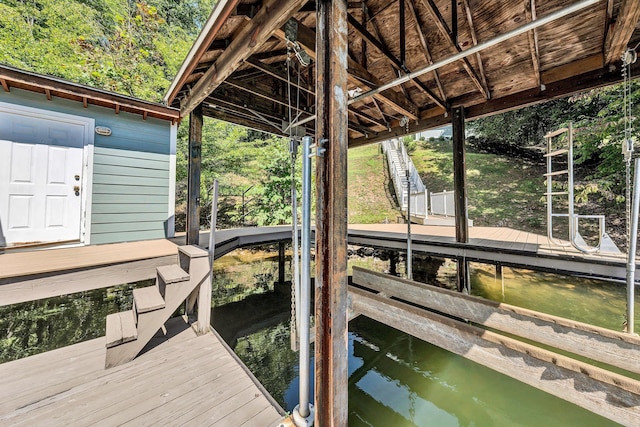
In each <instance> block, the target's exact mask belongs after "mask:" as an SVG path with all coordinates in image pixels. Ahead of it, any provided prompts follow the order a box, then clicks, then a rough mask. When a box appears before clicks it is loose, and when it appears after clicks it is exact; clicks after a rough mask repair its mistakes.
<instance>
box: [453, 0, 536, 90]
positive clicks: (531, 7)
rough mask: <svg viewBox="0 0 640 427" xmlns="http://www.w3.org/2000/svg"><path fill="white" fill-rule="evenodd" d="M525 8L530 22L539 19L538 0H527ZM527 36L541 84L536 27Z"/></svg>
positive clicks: (532, 60)
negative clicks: (537, 11) (537, 12)
mask: <svg viewBox="0 0 640 427" xmlns="http://www.w3.org/2000/svg"><path fill="white" fill-rule="evenodd" d="M464 1H468V0H464ZM524 10H525V14H526V15H527V20H528V21H529V22H531V21H533V20H535V19H537V16H536V0H525V1H524ZM527 37H528V38H529V50H530V51H531V62H532V63H533V72H534V74H535V78H536V84H537V85H538V86H540V85H541V84H542V78H541V76H540V49H539V47H538V31H537V30H536V29H535V28H534V29H533V30H531V31H529V32H527Z"/></svg>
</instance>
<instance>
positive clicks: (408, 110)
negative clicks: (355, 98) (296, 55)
mask: <svg viewBox="0 0 640 427" xmlns="http://www.w3.org/2000/svg"><path fill="white" fill-rule="evenodd" d="M297 24H298V43H299V44H300V46H301V47H302V48H303V49H304V50H305V52H307V54H309V56H310V57H311V58H313V59H316V51H315V49H316V41H315V36H316V35H315V32H314V31H313V30H312V29H310V28H308V27H306V26H305V25H303V24H302V23H301V22H299V21H297ZM274 36H275V37H277V38H279V39H280V40H286V37H285V34H284V30H282V29H279V30H276V31H275V33H274ZM347 73H348V75H349V82H350V83H351V84H353V85H357V86H359V87H362V88H363V89H372V88H374V87H376V86H380V85H381V84H382V82H381V81H380V79H378V78H377V77H376V76H374V75H373V74H371V73H370V72H369V71H368V70H366V69H365V68H364V67H363V66H362V65H360V64H359V63H357V62H356V61H353V60H351V59H348V68H347ZM375 97H376V99H378V100H379V101H380V102H382V103H384V104H385V105H388V106H389V107H390V108H392V109H393V110H395V111H397V112H399V113H401V114H404V115H406V116H407V117H409V118H410V119H412V120H417V119H418V107H417V106H416V105H415V104H413V103H412V102H410V101H409V100H407V99H405V98H403V97H402V96H400V95H399V94H398V93H397V92H395V91H393V90H385V91H384V92H382V93H379V94H376V95H375Z"/></svg>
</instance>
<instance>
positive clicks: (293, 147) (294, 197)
mask: <svg viewBox="0 0 640 427" xmlns="http://www.w3.org/2000/svg"><path fill="white" fill-rule="evenodd" d="M289 144H290V146H289V150H290V152H291V222H292V224H293V225H292V234H293V235H292V238H291V250H292V252H293V253H292V255H291V256H292V258H293V277H292V278H291V283H292V285H293V292H294V303H295V305H296V309H295V313H294V314H295V317H296V331H295V332H296V333H297V334H299V333H300V251H299V250H298V247H299V246H298V245H299V243H300V240H299V238H298V194H297V191H296V167H295V164H296V157H297V154H298V142H297V141H296V140H294V139H293V138H292V139H290V140H289ZM295 341H296V342H298V338H297V337H296V339H295ZM293 342H294V341H292V346H293Z"/></svg>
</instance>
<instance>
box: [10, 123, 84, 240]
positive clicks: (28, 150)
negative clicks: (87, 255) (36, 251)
mask: <svg viewBox="0 0 640 427" xmlns="http://www.w3.org/2000/svg"><path fill="white" fill-rule="evenodd" d="M85 139H86V128H85V125H84V124H82V123H69V122H65V121H60V120H58V119H56V118H55V117H42V116H41V115H40V116H39V117H36V116H33V115H28V114H20V113H13V112H7V111H1V110H0V243H2V240H5V245H7V246H14V245H21V244H28V243H46V242H60V241H79V240H80V237H81V234H80V233H81V219H82V192H83V191H84V189H83V188H82V182H83V177H82V174H83V149H84V146H85Z"/></svg>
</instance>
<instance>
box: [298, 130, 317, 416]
mask: <svg viewBox="0 0 640 427" xmlns="http://www.w3.org/2000/svg"><path fill="white" fill-rule="evenodd" d="M312 139H313V138H312V137H310V136H305V137H304V138H302V268H301V271H300V331H299V333H300V406H299V407H298V412H299V413H300V415H301V416H302V417H303V418H307V417H308V416H309V415H310V410H309V374H310V370H309V361H310V358H309V344H310V343H309V312H310V309H311V299H310V298H309V295H310V292H311V277H310V273H311V158H310V157H309V155H310V154H311V149H310V147H311V141H312Z"/></svg>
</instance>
